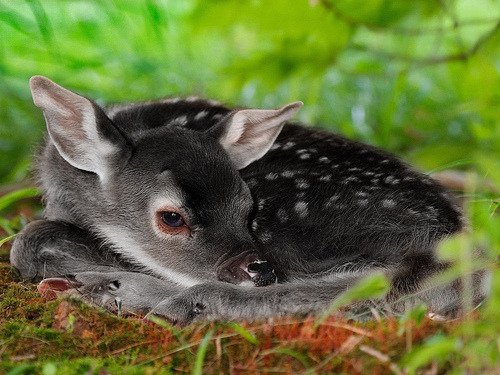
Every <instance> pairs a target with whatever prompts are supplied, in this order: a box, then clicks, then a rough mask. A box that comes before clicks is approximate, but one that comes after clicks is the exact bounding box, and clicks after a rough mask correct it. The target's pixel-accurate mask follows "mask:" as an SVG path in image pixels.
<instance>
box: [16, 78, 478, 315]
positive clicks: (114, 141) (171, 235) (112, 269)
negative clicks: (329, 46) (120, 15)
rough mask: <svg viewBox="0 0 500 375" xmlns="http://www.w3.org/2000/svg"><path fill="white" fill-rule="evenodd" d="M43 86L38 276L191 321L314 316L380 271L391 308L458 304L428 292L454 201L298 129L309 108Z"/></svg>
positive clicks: (30, 260)
mask: <svg viewBox="0 0 500 375" xmlns="http://www.w3.org/2000/svg"><path fill="white" fill-rule="evenodd" d="M31 87H32V92H33V97H34V101H35V104H36V105H37V106H39V107H40V108H41V109H42V110H43V111H44V115H45V118H46V121H47V127H48V132H49V137H48V138H47V142H46V145H45V146H44V148H43V151H42V153H41V155H40V156H39V157H38V167H37V170H38V176H39V179H40V182H41V186H42V188H43V190H44V193H45V201H46V210H45V220H42V221H38V222H34V223H31V224H30V225H28V226H27V227H26V228H25V229H24V231H23V232H22V233H21V234H20V235H19V236H18V238H17V239H16V241H15V243H14V246H13V249H12V253H11V261H12V263H13V264H14V265H15V266H16V267H17V268H19V270H20V271H21V274H22V276H23V277H24V278H26V279H31V280H36V279H45V278H54V277H63V276H71V277H72V278H74V279H75V280H76V282H75V283H74V286H76V287H77V288H78V290H79V291H80V292H81V293H82V294H83V295H84V296H86V297H87V298H88V299H90V300H92V301H93V302H94V303H97V304H99V305H102V306H105V307H108V308H111V309H113V306H114V303H115V302H116V300H119V301H121V303H122V304H123V307H124V308H126V309H129V310H131V311H148V312H151V311H152V312H154V313H158V314H161V315H164V316H166V317H168V318H170V319H171V320H172V321H176V322H182V323H186V322H189V321H192V320H194V319H201V318H210V319H238V318H259V317H267V316H278V315H284V314H295V313H309V312H316V311H319V310H321V309H323V308H325V307H326V306H328V304H329V303H330V301H331V300H332V299H333V298H335V296H337V295H338V294H339V293H340V292H342V291H344V290H345V289H346V288H347V287H349V286H350V285H352V284H353V283H354V282H356V281H357V280H358V279H359V278H360V277H361V276H363V275H366V274H369V273H370V272H373V271H375V270H379V271H382V272H384V273H385V274H386V275H388V276H389V277H390V278H391V282H392V289H391V292H390V297H388V299H386V300H385V301H386V302H387V301H389V300H391V299H392V300H395V299H397V298H399V297H400V296H402V295H407V294H411V293H415V292H418V291H419V290H420V291H421V293H420V297H421V298H422V299H424V300H425V301H426V302H427V303H428V304H429V305H430V306H431V308H433V309H434V310H436V312H438V313H441V314H447V313H449V312H450V311H453V310H454V309H456V306H457V303H458V302H459V291H458V290H457V288H456V287H453V286H450V287H448V288H439V289H435V290H433V291H432V290H431V291H430V292H429V291H425V292H424V291H422V290H423V289H422V288H423V287H424V286H425V282H426V280H427V279H428V277H429V276H431V275H433V274H435V273H436V272H437V271H439V270H441V269H443V268H445V267H446V265H445V264H443V263H441V262H439V261H438V260H437V259H436V257H435V253H434V250H435V248H436V245H437V244H438V243H439V241H440V240H442V239H443V238H445V237H446V236H449V235H452V234H453V233H457V232H458V231H460V230H462V229H463V226H464V224H463V220H462V213H461V211H460V208H459V207H458V206H457V205H456V204H455V203H454V202H453V198H452V197H451V196H450V195H449V194H448V193H447V192H446V191H445V189H444V188H443V187H441V186H440V185H439V184H437V183H436V182H435V181H434V180H432V179H431V178H429V177H428V176H425V175H423V174H421V173H419V172H417V171H415V170H414V169H412V168H411V167H409V166H408V165H406V164H405V163H403V162H402V161H400V160H399V159H397V158H396V157H394V156H392V155H390V154H388V153H386V152H384V151H382V150H379V149H377V148H375V147H371V146H368V145H364V144H361V143H358V142H354V141H351V140H348V139H346V138H343V137H341V136H338V135H334V134H331V133H327V132H324V131H321V130H316V129H311V128H306V127H303V126H301V125H299V124H293V123H287V122H288V120H289V119H290V117H291V116H292V115H293V114H294V113H295V112H296V111H297V110H298V108H299V107H300V105H301V104H300V103H293V104H290V105H288V106H285V107H283V108H281V109H279V110H258V109H254V110H252V109H243V110H230V109H228V108H226V107H224V106H222V105H220V104H215V103H212V102H209V101H204V100H199V99H192V98H191V99H189V98H188V99H186V100H178V99H166V100H163V101H157V102H150V103H137V104H130V105H124V106H117V107H111V108H108V109H102V108H100V107H98V106H97V105H96V104H95V103H93V102H91V101H90V100H88V99H86V98H83V97H81V96H79V95H77V94H74V93H72V92H70V91H68V90H66V89H63V88H62V87H60V86H57V85H56V84H54V83H53V82H51V81H49V80H48V79H46V78H43V77H34V78H33V79H32V81H31ZM285 123H287V124H286V125H285V126H284V127H283V125H284V124H285ZM282 128H283V130H282ZM266 267H267V268H266ZM480 276H481V275H478V276H477V282H476V284H477V290H478V291H477V299H478V300H479V299H481V298H482V296H483V295H482V293H483V292H482V289H481V285H482V284H481V283H482V278H481V277H480ZM275 282H277V283H276V284H275ZM476 284H475V285H476ZM248 285H254V286H263V287H261V288H256V287H248Z"/></svg>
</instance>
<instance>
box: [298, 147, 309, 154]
mask: <svg viewBox="0 0 500 375" xmlns="http://www.w3.org/2000/svg"><path fill="white" fill-rule="evenodd" d="M306 152H307V150H306V149H305V148H301V149H299V150H297V151H295V153H296V154H304V153H306Z"/></svg>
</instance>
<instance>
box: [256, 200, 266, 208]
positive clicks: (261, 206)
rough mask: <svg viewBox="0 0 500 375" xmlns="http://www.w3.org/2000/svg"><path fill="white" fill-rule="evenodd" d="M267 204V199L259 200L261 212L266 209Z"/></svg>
mask: <svg viewBox="0 0 500 375" xmlns="http://www.w3.org/2000/svg"><path fill="white" fill-rule="evenodd" d="M265 204H266V200H265V199H259V202H258V205H257V206H258V208H259V210H262V209H263V208H264V205H265Z"/></svg>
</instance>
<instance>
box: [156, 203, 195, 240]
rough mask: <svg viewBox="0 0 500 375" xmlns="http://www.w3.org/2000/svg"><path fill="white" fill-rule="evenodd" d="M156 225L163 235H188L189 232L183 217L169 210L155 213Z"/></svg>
mask: <svg viewBox="0 0 500 375" xmlns="http://www.w3.org/2000/svg"><path fill="white" fill-rule="evenodd" d="M156 225H157V227H158V229H160V230H161V231H162V232H163V233H166V234H170V235H177V234H185V235H189V233H190V232H191V231H190V229H189V227H188V225H187V223H186V220H184V217H183V216H182V215H181V214H180V213H178V212H177V211H174V210H173V209H171V208H164V209H163V210H160V211H157V212H156Z"/></svg>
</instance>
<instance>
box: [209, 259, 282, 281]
mask: <svg viewBox="0 0 500 375" xmlns="http://www.w3.org/2000/svg"><path fill="white" fill-rule="evenodd" d="M217 277H218V279H219V280H220V281H225V282H228V283H232V284H241V283H243V282H245V281H252V282H253V284H254V285H255V286H266V285H270V284H274V283H275V282H276V280H277V278H276V274H275V273H274V269H273V268H272V266H271V265H270V264H269V262H267V261H264V260H261V259H259V257H258V256H257V254H255V253H253V252H251V251H246V252H244V253H241V254H239V255H237V256H233V257H231V258H229V259H227V260H225V261H224V262H223V263H222V264H221V265H220V266H219V267H218V269H217Z"/></svg>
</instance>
